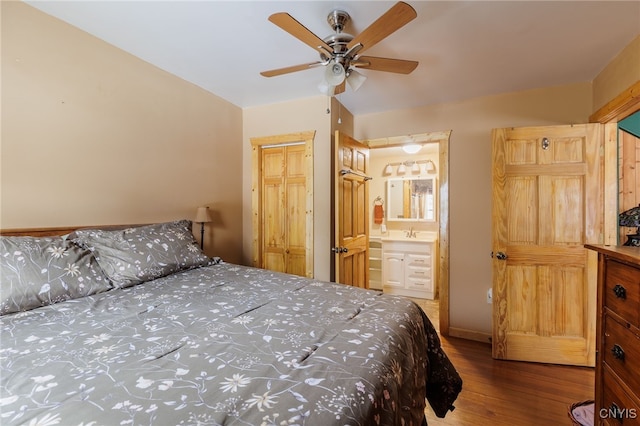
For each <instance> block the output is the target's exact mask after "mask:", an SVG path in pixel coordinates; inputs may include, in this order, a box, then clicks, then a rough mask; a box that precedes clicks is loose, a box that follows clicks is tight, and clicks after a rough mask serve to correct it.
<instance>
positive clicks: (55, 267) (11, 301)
mask: <svg viewBox="0 0 640 426" xmlns="http://www.w3.org/2000/svg"><path fill="white" fill-rule="evenodd" d="M112 288H113V287H112V286H111V284H110V283H109V280H108V279H107V277H106V276H105V275H104V273H103V272H102V270H101V269H100V266H99V265H98V263H97V262H96V259H95V258H94V257H93V255H92V254H91V252H90V251H89V250H86V249H83V248H81V247H78V246H77V245H75V244H73V243H71V242H69V241H66V240H65V239H64V238H62V237H46V238H41V237H0V315H5V314H9V313H13V312H20V311H28V310H30V309H35V308H38V307H40V306H45V305H51V304H54V303H58V302H63V301H65V300H68V299H75V298H79V297H84V296H89V295H91V294H95V293H100V292H103V291H107V290H111V289H112Z"/></svg>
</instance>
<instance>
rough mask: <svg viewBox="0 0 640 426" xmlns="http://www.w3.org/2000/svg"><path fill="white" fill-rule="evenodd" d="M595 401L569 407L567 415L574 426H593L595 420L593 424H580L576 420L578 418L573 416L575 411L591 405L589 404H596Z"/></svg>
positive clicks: (589, 400)
mask: <svg viewBox="0 0 640 426" xmlns="http://www.w3.org/2000/svg"><path fill="white" fill-rule="evenodd" d="M594 402H595V401H594V400H593V399H588V400H586V401H581V402H576V403H574V404H571V405H570V406H569V409H568V411H567V415H568V416H569V418H570V419H571V424H572V425H574V426H592V425H593V420H592V421H591V423H587V424H585V423H580V422H579V421H578V420H576V418H575V417H574V416H573V410H575V409H576V408H578V407H582V406H585V405H589V404H594Z"/></svg>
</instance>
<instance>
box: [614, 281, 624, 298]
mask: <svg viewBox="0 0 640 426" xmlns="http://www.w3.org/2000/svg"><path fill="white" fill-rule="evenodd" d="M613 293H614V294H615V295H616V297H617V298H619V299H626V298H627V290H626V289H625V288H624V287H623V286H621V285H620V284H616V285H615V286H613Z"/></svg>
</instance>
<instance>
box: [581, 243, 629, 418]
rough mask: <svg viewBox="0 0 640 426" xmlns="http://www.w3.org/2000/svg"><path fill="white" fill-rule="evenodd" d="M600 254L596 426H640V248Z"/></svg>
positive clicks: (602, 249) (596, 247)
mask: <svg viewBox="0 0 640 426" xmlns="http://www.w3.org/2000/svg"><path fill="white" fill-rule="evenodd" d="M585 247H587V248H588V249H592V250H596V251H597V252H598V305H597V306H598V315H597V325H596V328H597V336H596V349H597V355H596V388H595V401H596V403H595V417H596V418H595V424H596V425H616V426H618V425H640V247H623V246H602V245H586V246H585Z"/></svg>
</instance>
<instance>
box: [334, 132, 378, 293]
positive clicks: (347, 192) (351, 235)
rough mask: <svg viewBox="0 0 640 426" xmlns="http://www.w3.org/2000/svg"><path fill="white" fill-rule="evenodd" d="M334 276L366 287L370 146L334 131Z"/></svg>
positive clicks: (341, 281)
mask: <svg viewBox="0 0 640 426" xmlns="http://www.w3.org/2000/svg"><path fill="white" fill-rule="evenodd" d="M334 147H335V149H334V157H335V158H334V164H335V167H334V170H333V172H334V176H335V180H334V182H335V185H334V195H335V197H336V202H335V204H336V208H335V215H336V217H335V223H336V224H337V226H335V227H334V229H335V230H336V235H335V236H334V243H335V244H334V246H333V248H332V250H333V251H334V262H335V263H334V265H335V280H336V282H339V283H342V284H348V285H352V286H355V287H362V288H369V185H368V183H367V182H368V181H369V180H370V179H371V178H370V177H368V171H369V148H368V147H367V146H366V145H365V144H363V143H361V142H359V141H357V140H355V139H353V138H351V137H349V136H347V135H345V134H343V133H340V132H339V131H336V133H335V144H334Z"/></svg>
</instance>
